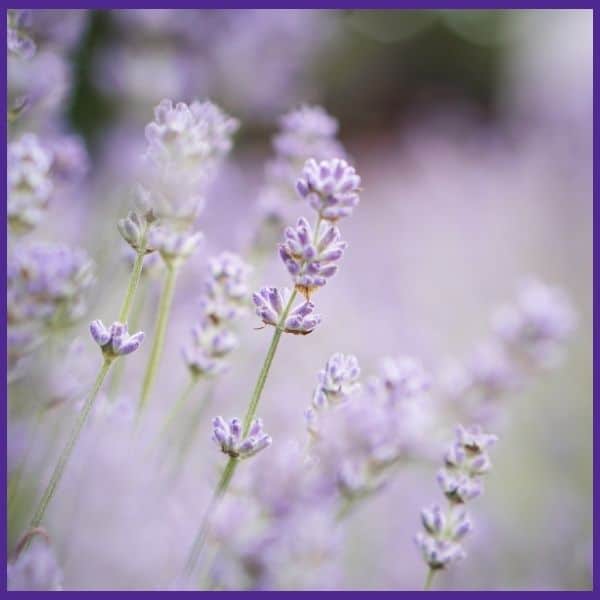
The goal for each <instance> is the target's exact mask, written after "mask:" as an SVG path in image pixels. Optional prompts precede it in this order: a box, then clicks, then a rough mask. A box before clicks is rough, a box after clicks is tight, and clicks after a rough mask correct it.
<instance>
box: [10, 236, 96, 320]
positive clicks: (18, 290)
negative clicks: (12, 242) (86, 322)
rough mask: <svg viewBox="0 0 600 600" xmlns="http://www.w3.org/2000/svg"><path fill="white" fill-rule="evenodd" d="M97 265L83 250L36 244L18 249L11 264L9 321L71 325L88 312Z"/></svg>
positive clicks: (60, 245) (58, 245)
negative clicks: (90, 291)
mask: <svg viewBox="0 0 600 600" xmlns="http://www.w3.org/2000/svg"><path fill="white" fill-rule="evenodd" d="M93 282H94V264H93V262H92V261H91V260H90V258H89V257H88V256H87V254H86V253H85V252H83V251H82V250H77V249H72V248H69V247H68V246H65V245H62V244H56V245H53V244H42V243H36V244H31V245H26V246H21V247H19V248H16V249H15V251H14V253H13V254H12V256H11V257H10V259H9V261H8V265H7V304H8V321H9V323H11V324H16V323H23V322H26V321H30V320H36V321H39V322H41V323H42V324H44V325H57V324H65V323H66V324H68V323H71V322H73V321H75V320H77V319H78V318H80V317H81V316H82V315H83V313H84V312H85V296H86V292H87V291H88V289H89V288H90V286H91V285H92V283H93Z"/></svg>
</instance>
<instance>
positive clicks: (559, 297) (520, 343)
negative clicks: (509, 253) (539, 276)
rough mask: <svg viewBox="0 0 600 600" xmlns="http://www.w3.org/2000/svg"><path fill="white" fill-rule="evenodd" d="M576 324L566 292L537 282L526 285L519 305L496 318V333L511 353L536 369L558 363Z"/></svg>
mask: <svg viewBox="0 0 600 600" xmlns="http://www.w3.org/2000/svg"><path fill="white" fill-rule="evenodd" d="M575 323H576V318H575V313H574V311H573V308H572V307H571V305H570V303H569V301H568V299H567V298H566V296H565V295H564V293H563V292H562V291H561V290H559V289H557V288H553V287H550V286H547V285H544V284H543V283H541V282H539V281H535V280H531V281H529V282H527V283H526V284H525V285H523V287H522V288H521V290H520V291H519V294H518V298H517V303H516V305H514V306H506V307H502V308H500V309H498V310H497V311H496V313H495V314H494V316H493V328H494V332H495V333H496V335H497V336H498V337H499V338H500V340H501V341H502V342H503V343H504V344H505V345H506V346H507V348H508V351H509V352H511V353H513V354H514V355H515V357H516V358H520V359H522V360H523V361H525V363H526V364H529V365H532V366H533V367H548V366H552V365H554V364H556V362H557V361H558V360H559V359H560V357H561V354H562V347H563V344H564V342H565V340H566V339H567V338H568V337H569V335H570V334H571V333H572V331H573V329H574V328H575Z"/></svg>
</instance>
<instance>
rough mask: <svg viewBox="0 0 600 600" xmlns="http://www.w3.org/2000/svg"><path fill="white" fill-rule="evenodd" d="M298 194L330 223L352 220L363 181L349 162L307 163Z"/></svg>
mask: <svg viewBox="0 0 600 600" xmlns="http://www.w3.org/2000/svg"><path fill="white" fill-rule="evenodd" d="M296 188H297V190H298V193H299V194H300V196H301V197H302V198H305V199H306V200H308V203H309V204H310V206H311V207H312V208H313V209H314V210H315V211H317V213H318V214H319V216H320V217H321V218H322V219H325V220H326V221H337V220H338V219H341V218H342V217H348V216H350V215H351V214H352V211H353V209H354V208H355V207H356V206H357V205H358V203H359V201H360V198H359V196H358V192H359V190H360V177H359V176H358V175H357V174H356V171H355V170H354V167H351V166H350V165H349V164H348V163H347V162H346V161H345V160H343V159H340V158H335V159H333V160H322V161H321V162H320V163H318V162H317V161H316V160H314V159H310V160H307V161H306V164H305V165H304V170H303V171H302V176H301V177H300V179H299V180H298V183H297V184H296Z"/></svg>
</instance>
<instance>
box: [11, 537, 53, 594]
mask: <svg viewBox="0 0 600 600" xmlns="http://www.w3.org/2000/svg"><path fill="white" fill-rule="evenodd" d="M6 579H7V589H8V590H9V591H35V592H40V591H60V590H61V589H62V580H63V574H62V570H61V568H60V566H59V564H58V562H57V560H56V556H55V554H54V551H53V549H52V547H51V546H50V544H49V542H48V541H47V540H45V539H40V538H37V539H34V540H33V542H32V543H31V546H29V548H27V549H25V550H23V552H21V554H19V556H18V557H17V559H16V560H15V561H14V562H12V563H9V564H8V566H7V569H6Z"/></svg>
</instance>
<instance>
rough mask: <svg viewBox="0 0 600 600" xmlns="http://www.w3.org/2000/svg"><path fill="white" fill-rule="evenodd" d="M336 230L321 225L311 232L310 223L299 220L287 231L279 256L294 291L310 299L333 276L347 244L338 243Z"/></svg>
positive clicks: (335, 228)
mask: <svg viewBox="0 0 600 600" xmlns="http://www.w3.org/2000/svg"><path fill="white" fill-rule="evenodd" d="M340 238H341V233H340V231H339V229H338V228H337V227H334V226H332V225H327V224H323V226H322V227H321V228H320V229H319V231H318V232H313V229H312V227H311V226H310V224H309V222H308V221H307V220H306V219H305V218H304V217H300V219H298V222H297V224H296V227H287V228H286V230H285V232H284V241H283V243H282V244H280V245H279V256H280V257H281V260H282V261H283V263H284V265H285V266H286V268H287V270H288V273H289V274H290V275H291V276H292V278H293V280H294V284H295V286H296V289H297V290H298V291H300V292H301V293H302V294H303V295H304V296H305V297H307V298H308V297H310V294H311V292H312V291H313V290H314V289H315V288H319V287H322V286H324V285H325V284H326V283H327V280H328V279H329V278H330V277H332V276H333V275H335V273H336V272H337V269H338V266H337V264H336V263H337V262H338V261H339V260H340V259H341V258H342V256H343V254H344V250H345V249H346V246H347V244H346V242H343V241H341V239H340Z"/></svg>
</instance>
